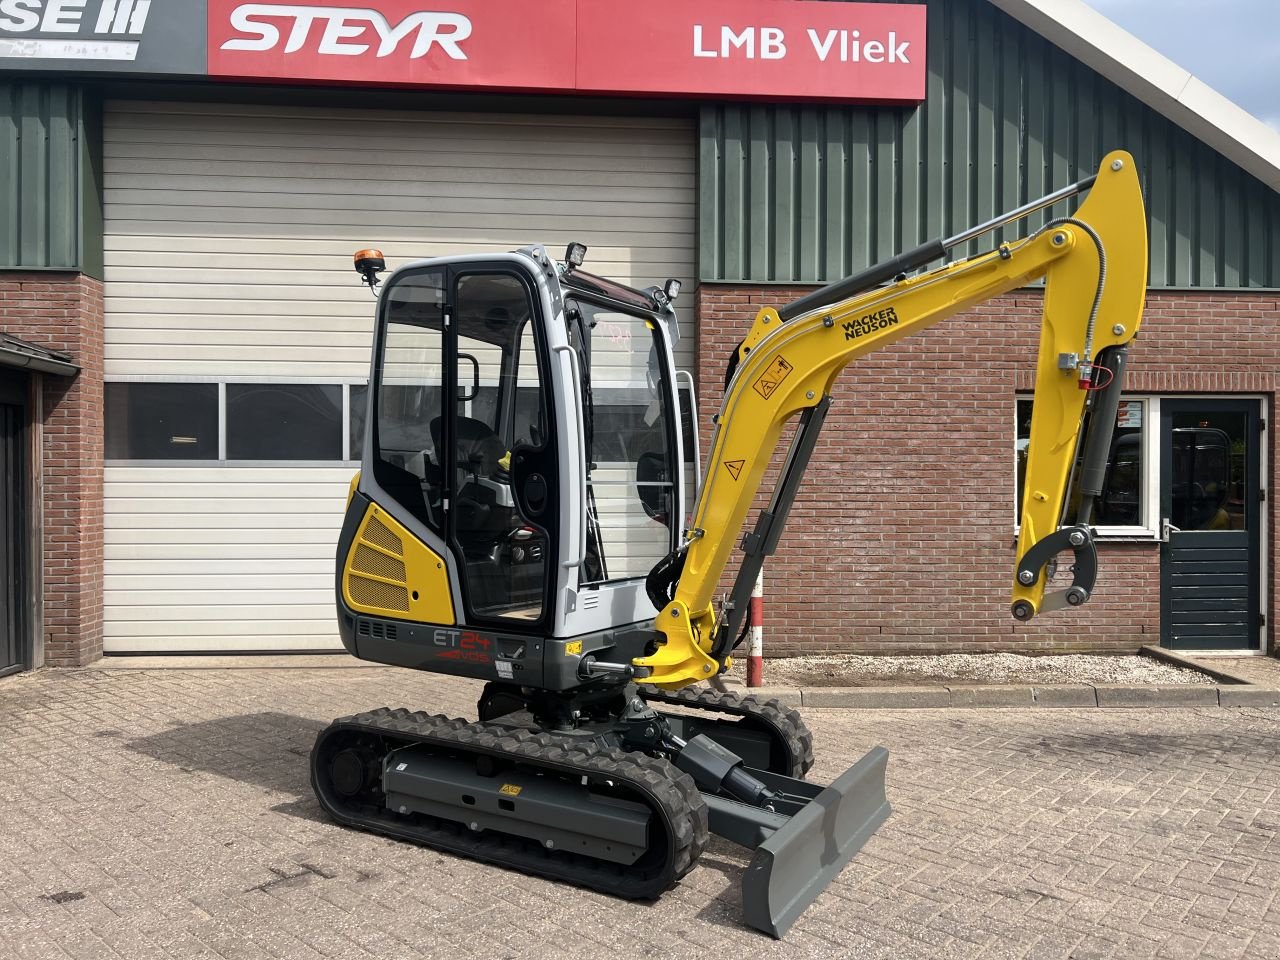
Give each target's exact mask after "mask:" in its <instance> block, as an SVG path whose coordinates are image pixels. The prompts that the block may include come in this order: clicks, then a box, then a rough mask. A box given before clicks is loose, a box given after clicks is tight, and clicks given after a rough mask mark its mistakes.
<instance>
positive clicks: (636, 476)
mask: <svg viewBox="0 0 1280 960" xmlns="http://www.w3.org/2000/svg"><path fill="white" fill-rule="evenodd" d="M569 308H570V309H571V310H577V311H580V312H581V313H582V319H583V323H582V327H583V329H584V330H586V331H587V335H588V337H589V342H588V343H586V344H579V343H577V342H576V336H575V338H574V339H575V344H574V345H575V346H577V347H578V348H579V350H580V351H581V352H582V353H583V354H584V355H585V356H584V359H583V363H582V366H583V368H584V369H585V370H590V379H591V386H590V390H589V391H587V395H588V396H589V398H590V402H589V406H588V409H586V410H585V411H584V417H583V422H584V426H585V427H586V429H587V431H588V434H589V436H590V459H589V468H590V472H589V475H588V479H587V486H588V498H589V501H590V503H591V506H592V507H593V509H592V510H591V514H592V517H591V521H592V524H591V526H592V530H591V533H592V536H591V547H592V550H591V552H592V554H593V558H592V559H593V560H598V562H595V563H591V564H588V565H587V567H586V569H585V572H586V578H585V579H586V582H591V581H609V580H623V579H629V578H633V577H643V576H645V575H647V574H648V573H649V571H650V570H651V569H652V568H653V565H654V564H655V563H657V562H658V561H659V560H661V559H662V558H663V557H665V556H666V555H667V553H668V552H669V551H670V550H671V546H672V530H673V529H674V528H675V527H676V526H678V525H679V522H680V518H679V517H673V515H672V514H673V510H674V507H675V503H674V499H675V477H674V475H673V473H672V468H673V464H672V462H671V449H670V447H671V439H670V417H671V411H670V410H668V409H667V403H666V401H665V397H666V390H667V389H668V387H667V385H666V384H664V383H663V364H662V363H661V361H660V359H659V358H660V352H659V351H660V350H661V349H662V344H661V341H660V340H659V339H658V334H657V328H656V326H655V324H654V323H653V322H652V321H650V320H647V319H645V318H644V317H634V316H631V315H629V314H624V313H618V312H615V311H612V310H609V309H607V308H603V307H597V306H594V305H592V304H589V303H583V302H575V301H571V302H570V305H569ZM571 331H576V328H573V327H571Z"/></svg>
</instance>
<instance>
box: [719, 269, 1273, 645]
mask: <svg viewBox="0 0 1280 960" xmlns="http://www.w3.org/2000/svg"><path fill="white" fill-rule="evenodd" d="M810 289H812V288H811V287H777V286H768V287H762V286H755V287H752V286H735V285H727V284H710V283H704V284H702V286H701V287H700V289H699V292H698V316H699V337H698V350H699V363H698V367H699V378H700V382H699V397H700V398H701V404H700V405H701V409H702V413H703V416H702V418H701V419H702V421H703V428H704V434H703V436H704V440H703V448H704V450H706V449H707V448H708V444H709V441H710V429H709V421H710V415H711V413H712V412H714V410H715V408H716V406H717V404H718V399H719V397H720V396H721V394H722V392H723V378H724V370H725V362H726V359H727V357H728V356H729V353H730V351H731V350H732V349H733V348H734V347H736V345H737V344H738V342H739V340H740V339H741V338H742V336H743V335H744V334H745V333H746V331H747V330H748V329H749V327H750V323H751V320H752V318H753V317H754V315H755V313H756V311H757V310H758V309H759V307H761V306H764V305H777V304H780V303H784V302H786V301H787V300H790V299H793V298H795V297H797V296H800V295H801V294H803V293H805V292H808V291H809V290H810ZM1040 310H1041V296H1040V294H1039V293H1038V292H1029V291H1023V292H1019V293H1016V294H1011V295H1008V296H1005V297H1002V298H1000V299H998V300H995V301H992V302H990V303H987V304H984V305H983V306H982V307H980V308H977V309H975V310H973V311H971V312H969V313H966V314H964V315H961V316H958V317H954V318H952V319H950V320H947V321H943V322H942V323H940V324H939V325H938V326H936V327H933V328H931V329H930V330H927V331H925V332H923V333H921V334H918V335H917V336H915V337H911V338H908V339H907V340H904V341H901V342H899V343H897V344H895V345H893V346H890V347H887V348H886V349H884V350H883V351H881V352H879V353H877V354H874V355H872V356H871V357H870V358H867V359H865V360H862V361H859V362H857V363H855V364H853V365H851V366H850V367H848V368H847V369H846V370H845V371H844V373H843V374H842V375H841V377H840V379H839V380H838V381H837V384H836V388H835V391H834V395H835V404H834V405H833V407H832V409H831V413H830V415H829V416H828V418H827V423H826V426H825V428H824V430H823V434H822V439H821V441H820V442H819V445H818V448H817V450H816V451H815V453H814V456H813V460H812V462H811V464H810V468H809V472H808V474H807V475H806V477H805V482H804V485H803V487H802V489H801V493H800V496H799V498H798V500H797V502H796V504H795V507H794V508H793V510H792V514H791V519H790V521H789V523H788V528H787V533H786V534H784V536H783V540H782V544H781V546H780V547H779V551H778V554H777V555H776V556H775V557H773V558H772V559H771V560H770V561H769V563H768V565H767V567H766V571H765V590H766V598H767V599H766V604H765V606H766V611H767V613H766V617H767V622H766V646H765V650H766V653H767V654H770V655H775V656H776V655H783V654H797V653H821V652H828V651H830V652H837V651H838V652H861V653H913V652H915V653H918V652H961V651H970V652H972V651H988V650H1016V651H1023V652H1051V651H1052V652H1061V651H1067V650H1070V651H1092V652H1130V651H1133V650H1135V649H1136V648H1137V647H1138V646H1140V645H1141V644H1143V643H1158V642H1159V629H1160V622H1159V593H1160V580H1159V548H1158V546H1157V545H1156V544H1154V543H1150V542H1147V543H1106V544H1103V545H1102V546H1101V547H1100V550H1099V553H1100V575H1099V579H1098V585H1097V589H1096V592H1095V594H1094V598H1093V599H1092V600H1091V601H1090V603H1089V604H1088V605H1087V606H1086V607H1084V608H1083V609H1081V610H1074V611H1063V612H1059V613H1054V614H1050V615H1046V616H1043V617H1039V618H1037V619H1036V620H1034V621H1032V622H1031V623H1030V624H1020V623H1017V622H1015V621H1014V620H1013V619H1012V617H1011V616H1010V615H1009V582H1010V578H1011V577H1012V565H1013V495H1014V477H1013V461H1012V451H1013V435H1014V395H1015V391H1017V390H1024V389H1026V390H1029V389H1030V388H1031V387H1032V385H1033V377H1034V358H1035V354H1036V347H1037V343H1038V337H1039V318H1040ZM1277 371H1280V296H1277V295H1268V294H1257V295H1241V294H1230V293H1220V294H1215V293H1152V294H1151V295H1150V296H1149V297H1148V300H1147V312H1146V315H1145V319H1144V322H1143V329H1142V333H1141V335H1140V336H1139V338H1138V341H1137V343H1136V344H1135V347H1134V349H1133V351H1132V352H1131V354H1130V372H1129V378H1128V381H1127V389H1129V390H1131V391H1133V392H1144V393H1161V392H1165V393H1215V394H1225V393H1251V394H1264V395H1266V397H1267V402H1266V404H1265V406H1266V410H1264V416H1269V412H1268V411H1269V410H1270V407H1271V405H1272V404H1271V396H1272V394H1273V393H1274V391H1275V389H1276V382H1277V376H1278V375H1277ZM1275 433H1276V431H1275V430H1270V431H1268V433H1267V435H1266V436H1267V437H1268V438H1270V437H1273V436H1274V435H1275ZM1275 452H1276V451H1275V447H1274V443H1273V442H1272V441H1270V439H1268V441H1267V449H1266V450H1265V451H1264V456H1265V458H1266V462H1267V463H1268V464H1269V469H1270V471H1271V478H1270V481H1269V482H1270V484H1271V486H1272V489H1273V490H1280V487H1277V486H1276V482H1277V480H1278V479H1280V472H1278V471H1277V466H1278V465H1277V459H1278V458H1277V457H1276V455H1275ZM766 486H767V487H768V488H771V484H769V483H767V484H766ZM764 499H765V498H763V497H762V498H760V501H759V503H758V504H757V507H759V506H762V505H763V503H764ZM1274 499H1275V498H1274V497H1272V498H1271V500H1272V502H1274ZM1273 521H1274V516H1272V517H1271V518H1270V521H1269V522H1273ZM748 523H749V524H753V523H754V512H753V513H752V515H751V519H749V520H748ZM1273 539H1274V538H1271V540H1273ZM1264 549H1265V550H1266V551H1267V552H1268V557H1269V561H1268V569H1269V570H1270V571H1271V581H1272V582H1271V585H1270V587H1269V588H1268V587H1266V586H1265V585H1264V593H1265V594H1268V595H1270V596H1272V597H1274V595H1275V593H1276V590H1275V586H1276V582H1277V579H1278V578H1277V576H1276V558H1275V556H1274V550H1273V548H1272V546H1271V543H1270V541H1269V542H1268V543H1267V545H1266V546H1265V547H1264ZM730 572H732V571H730ZM728 582H729V580H728V578H726V581H725V583H726V587H727V584H728ZM1268 622H1274V619H1273V617H1272V615H1271V612H1270V611H1269V612H1268Z"/></svg>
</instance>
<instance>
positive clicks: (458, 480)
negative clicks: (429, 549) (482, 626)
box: [441, 267, 559, 626]
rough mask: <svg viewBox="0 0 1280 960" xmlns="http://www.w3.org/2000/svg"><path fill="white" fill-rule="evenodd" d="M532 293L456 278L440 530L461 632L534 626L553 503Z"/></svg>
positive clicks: (501, 281)
mask: <svg viewBox="0 0 1280 960" xmlns="http://www.w3.org/2000/svg"><path fill="white" fill-rule="evenodd" d="M538 316H539V313H538V308H537V300H536V298H535V291H534V289H533V288H532V286H531V285H530V284H529V283H528V281H527V280H526V279H525V277H524V276H522V275H521V274H520V273H518V272H515V271H512V270H509V269H501V268H497V267H488V268H486V267H477V268H475V269H464V270H456V271H455V272H454V275H453V303H452V311H451V323H450V325H449V330H448V336H447V338H446V347H447V349H448V350H449V351H450V352H451V354H452V363H451V367H450V368H451V371H452V372H453V375H454V383H453V386H452V389H451V392H450V397H451V402H450V404H449V411H448V414H449V418H448V424H447V427H446V428H445V429H446V431H447V441H444V442H443V443H441V446H447V453H446V457H447V462H448V464H449V468H448V471H447V475H448V478H449V487H450V489H449V492H448V497H447V499H448V507H447V510H446V523H447V529H448V534H449V541H450V544H451V546H452V548H453V552H454V555H455V558H456V559H457V561H458V563H459V570H460V572H461V585H462V599H463V603H464V606H465V608H466V613H467V622H468V623H483V622H489V621H491V622H494V623H502V624H506V625H517V626H518V625H533V624H540V623H544V622H545V621H546V619H547V617H546V613H547V611H548V609H549V608H550V606H551V589H552V586H553V584H552V582H551V573H552V571H553V570H555V558H554V553H555V550H554V536H553V534H554V533H555V531H556V530H557V527H558V524H557V522H556V519H557V518H556V513H557V510H556V506H557V501H558V486H559V484H558V474H559V470H558V466H557V462H556V445H555V425H554V420H553V418H552V417H551V416H550V412H549V407H548V397H549V392H550V391H549V390H548V389H546V387H545V385H544V371H545V370H546V368H547V366H548V364H547V358H546V348H545V345H544V344H543V343H542V325H541V324H540V323H538V322H537V319H538Z"/></svg>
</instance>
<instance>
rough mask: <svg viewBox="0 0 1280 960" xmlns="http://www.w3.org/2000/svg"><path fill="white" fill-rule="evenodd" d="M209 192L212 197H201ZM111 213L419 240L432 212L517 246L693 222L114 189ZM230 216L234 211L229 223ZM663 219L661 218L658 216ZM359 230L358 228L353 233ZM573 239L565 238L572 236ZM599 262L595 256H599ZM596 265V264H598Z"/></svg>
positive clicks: (444, 224)
mask: <svg viewBox="0 0 1280 960" xmlns="http://www.w3.org/2000/svg"><path fill="white" fill-rule="evenodd" d="M201 199H205V200H207V199H208V198H207V197H204V198H201ZM103 210H104V212H105V214H106V216H108V217H110V218H113V219H116V220H118V221H119V224H120V226H121V227H127V226H128V225H129V223H137V224H139V225H140V226H143V227H145V228H147V229H154V228H155V226H156V225H157V224H163V225H164V226H165V228H166V230H167V232H168V233H170V234H171V235H173V236H183V235H198V234H206V233H208V232H209V230H210V228H211V227H212V228H213V229H216V230H218V231H219V232H220V233H221V234H222V235H224V236H228V237H233V238H234V237H243V236H259V235H263V234H265V235H269V236H281V235H290V236H292V235H295V234H296V235H299V236H302V237H307V236H312V237H332V236H334V235H335V234H336V235H345V236H349V237H352V240H351V242H353V243H359V242H360V239H364V240H365V241H368V239H369V237H370V235H371V234H372V235H373V236H374V237H376V238H377V239H379V241H381V240H382V238H384V237H386V238H388V239H391V240H396V241H403V242H405V243H416V244H420V243H421V241H420V240H419V238H420V237H421V235H422V233H423V223H424V219H425V218H427V217H430V219H431V226H432V227H433V228H435V230H437V231H440V232H458V233H462V234H464V235H470V236H475V235H477V234H483V235H484V236H487V237H490V238H491V239H490V241H489V242H488V243H487V244H485V247H486V248H488V249H493V248H494V247H496V248H498V249H515V248H517V247H523V246H525V245H527V244H530V243H546V244H549V245H550V243H551V241H550V240H549V239H548V236H564V235H565V234H566V233H567V234H568V235H569V236H570V238H572V237H575V236H576V237H581V238H583V239H582V242H583V243H586V244H587V245H588V246H598V245H600V244H601V243H604V242H607V238H608V237H611V236H614V235H616V234H618V233H624V234H627V235H630V236H640V235H643V234H645V233H649V232H662V233H665V232H667V231H669V230H671V229H672V228H685V227H687V228H688V229H690V230H692V229H693V227H694V219H693V217H692V215H689V216H678V217H671V218H658V217H656V216H654V215H653V214H652V212H651V211H645V210H639V211H631V212H623V211H619V212H618V214H617V215H616V216H609V215H608V213H607V211H604V210H603V207H602V205H601V204H592V205H589V209H586V210H584V211H582V212H581V213H580V214H579V215H577V216H572V215H567V214H563V212H562V211H560V210H550V211H548V212H547V213H544V214H538V213H532V212H527V211H526V210H525V209H524V208H521V209H519V210H507V211H504V210H503V209H502V208H501V206H499V207H496V208H494V209H492V210H488V211H479V210H472V211H467V210H460V211H445V210H427V211H422V212H417V211H414V212H406V211H404V210H403V209H390V210H378V211H374V210H369V211H365V210H332V211H325V210H315V209H301V208H297V207H289V206H286V205H284V203H283V200H276V199H275V198H272V199H271V201H269V202H268V203H266V204H264V205H263V206H243V207H233V208H230V209H229V210H227V209H223V208H220V207H216V206H209V205H207V203H193V204H191V205H189V206H182V205H176V204H146V205H145V206H140V205H138V204H125V203H117V202H116V201H115V200H114V199H113V198H112V197H111V195H110V194H108V196H107V200H106V202H105V203H104V204H103ZM227 216H232V217H234V218H235V219H234V222H232V223H228V222H227V220H226V217H227ZM659 221H660V222H659ZM353 231H354V232H357V233H356V234H355V235H354V236H353ZM567 242H568V240H566V241H565V243H567ZM412 251H413V252H412V253H410V252H408V251H406V253H405V255H404V256H405V258H406V259H416V258H417V257H419V256H424V255H429V254H420V253H418V252H417V251H418V247H417V246H415V247H413V248H412ZM593 263H594V261H593ZM596 266H598V264H596ZM614 279H618V280H623V281H631V282H636V283H638V282H640V280H639V278H631V277H616V278H614Z"/></svg>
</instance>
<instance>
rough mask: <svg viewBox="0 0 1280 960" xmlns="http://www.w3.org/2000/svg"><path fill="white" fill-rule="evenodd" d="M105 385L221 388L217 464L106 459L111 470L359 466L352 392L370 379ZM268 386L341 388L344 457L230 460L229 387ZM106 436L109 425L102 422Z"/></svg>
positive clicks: (148, 379)
mask: <svg viewBox="0 0 1280 960" xmlns="http://www.w3.org/2000/svg"><path fill="white" fill-rule="evenodd" d="M104 381H105V382H106V383H179V384H182V383H216V384H217V385H218V458H217V459H216V460H211V459H206V460H177V459H175V460H147V459H130V458H107V459H105V460H104V461H103V462H104V465H105V466H108V467H206V468H207V467H230V468H259V467H334V466H343V467H345V466H350V465H352V464H354V465H356V466H359V461H358V460H353V459H350V458H351V453H352V451H351V445H350V433H351V388H352V387H367V386H368V383H369V381H368V378H361V379H341V378H328V377H226V376H170V375H166V374H134V375H127V376H109V377H105V378H104ZM229 383H265V384H279V385H283V386H287V385H291V384H305V385H307V386H311V385H317V386H340V387H341V388H342V453H341V456H340V459H336V460H230V459H228V458H227V384H229ZM102 429H103V433H104V435H105V433H106V430H107V424H106V422H105V419H104V422H103V425H102Z"/></svg>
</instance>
